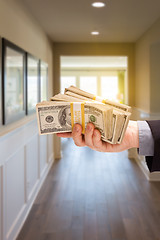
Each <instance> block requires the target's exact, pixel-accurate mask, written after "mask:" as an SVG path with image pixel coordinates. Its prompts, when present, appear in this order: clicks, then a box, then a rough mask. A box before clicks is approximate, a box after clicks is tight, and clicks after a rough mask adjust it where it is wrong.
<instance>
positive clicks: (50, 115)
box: [36, 86, 131, 144]
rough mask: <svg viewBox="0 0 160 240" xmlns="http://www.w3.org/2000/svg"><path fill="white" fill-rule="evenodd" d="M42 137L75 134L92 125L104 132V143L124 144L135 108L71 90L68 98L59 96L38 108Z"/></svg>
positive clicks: (64, 95) (74, 88) (67, 93)
mask: <svg viewBox="0 0 160 240" xmlns="http://www.w3.org/2000/svg"><path fill="white" fill-rule="evenodd" d="M36 111H37V119H38V127H39V133H40V134H51V133H59V132H71V131H72V129H73V126H74V124H75V123H79V124H81V125H82V129H83V132H82V133H85V128H86V125H87V123H89V122H92V123H93V124H94V125H95V127H96V128H97V129H98V130H99V131H100V133H101V138H102V140H103V141H106V142H109V143H111V144H117V143H118V144H120V143H121V142H122V140H123V137H124V134H125V131H126V128H127V125H128V122H129V119H130V115H131V107H130V106H128V105H125V104H120V103H117V102H113V101H110V100H108V99H103V98H101V97H97V96H94V95H93V94H91V93H88V92H85V91H83V90H81V89H79V88H77V87H74V86H70V87H69V88H66V89H65V92H64V94H61V93H59V94H56V95H55V96H53V97H51V99H50V101H48V102H47V101H44V102H41V103H38V104H37V106H36Z"/></svg>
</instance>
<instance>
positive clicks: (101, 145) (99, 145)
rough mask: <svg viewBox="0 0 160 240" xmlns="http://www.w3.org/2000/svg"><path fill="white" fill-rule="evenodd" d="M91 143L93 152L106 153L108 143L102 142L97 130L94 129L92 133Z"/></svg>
mask: <svg viewBox="0 0 160 240" xmlns="http://www.w3.org/2000/svg"><path fill="white" fill-rule="evenodd" d="M92 141H93V146H94V149H95V150H97V151H100V152H106V151H107V145H108V143H107V142H104V141H102V139H101V134H100V132H99V131H98V130H97V129H95V130H94V132H93V139H92Z"/></svg>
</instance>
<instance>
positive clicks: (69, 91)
mask: <svg viewBox="0 0 160 240" xmlns="http://www.w3.org/2000/svg"><path fill="white" fill-rule="evenodd" d="M64 94H66V95H69V96H73V97H78V98H80V97H83V98H85V99H86V100H96V101H98V102H103V103H105V104H108V105H110V106H112V107H115V108H118V109H121V110H123V111H127V112H131V107H130V106H128V105H125V104H121V103H118V102H114V101H111V100H108V99H103V98H102V97H99V96H96V95H94V94H92V93H89V92H86V91H83V90H81V89H79V88H77V87H75V86H72V85H71V86H70V87H69V88H65V92H64Z"/></svg>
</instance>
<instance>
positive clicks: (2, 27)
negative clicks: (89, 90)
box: [0, 0, 53, 95]
mask: <svg viewBox="0 0 160 240" xmlns="http://www.w3.org/2000/svg"><path fill="white" fill-rule="evenodd" d="M20 2H21V1H19V0H18V1H14V0H0V36H1V37H4V38H6V39H8V40H9V41H11V42H13V43H15V44H16V45H18V46H19V47H21V48H23V49H24V50H26V51H27V52H29V53H31V54H33V55H34V56H36V57H38V58H40V59H42V60H43V61H45V62H47V63H48V64H49V91H50V92H49V95H52V80H53V69H52V68H53V57H52V56H53V51H52V42H50V41H49V39H48V38H47V36H46V34H45V33H44V31H43V30H42V29H41V27H40V26H39V24H38V23H37V22H36V21H35V19H34V18H33V17H32V16H31V14H30V13H29V12H28V11H27V9H26V8H25V7H23V6H22V5H21V4H20Z"/></svg>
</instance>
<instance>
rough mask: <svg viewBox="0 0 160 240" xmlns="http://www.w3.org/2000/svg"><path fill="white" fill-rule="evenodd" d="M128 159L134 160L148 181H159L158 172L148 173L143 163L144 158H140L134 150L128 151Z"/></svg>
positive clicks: (159, 175) (159, 173) (159, 174)
mask: <svg viewBox="0 0 160 240" xmlns="http://www.w3.org/2000/svg"><path fill="white" fill-rule="evenodd" d="M128 158H134V159H135V160H136V162H137V164H138V166H139V167H140V169H141V170H142V172H143V173H144V175H145V177H146V179H147V180H148V181H160V172H152V173H150V171H149V170H148V167H147V164H146V162H145V157H144V156H140V155H139V154H138V152H137V149H136V148H132V149H129V150H128Z"/></svg>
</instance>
